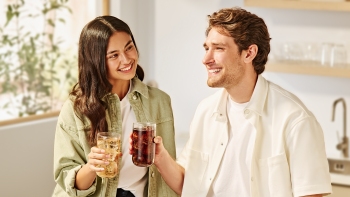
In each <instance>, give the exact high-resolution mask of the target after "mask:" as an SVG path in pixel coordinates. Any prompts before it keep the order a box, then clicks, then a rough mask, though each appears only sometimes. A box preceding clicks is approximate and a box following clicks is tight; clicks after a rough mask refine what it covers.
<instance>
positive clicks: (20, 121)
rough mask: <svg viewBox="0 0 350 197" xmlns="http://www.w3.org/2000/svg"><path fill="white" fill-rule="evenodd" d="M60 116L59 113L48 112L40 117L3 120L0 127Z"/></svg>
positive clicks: (32, 116)
mask: <svg viewBox="0 0 350 197" xmlns="http://www.w3.org/2000/svg"><path fill="white" fill-rule="evenodd" d="M59 114H60V112H59V111H53V112H47V113H44V114H40V115H30V116H26V117H22V118H14V119H10V120H2V121H0V126H6V125H12V124H19V123H24V122H28V121H35V120H41V119H45V118H52V117H58V115H59Z"/></svg>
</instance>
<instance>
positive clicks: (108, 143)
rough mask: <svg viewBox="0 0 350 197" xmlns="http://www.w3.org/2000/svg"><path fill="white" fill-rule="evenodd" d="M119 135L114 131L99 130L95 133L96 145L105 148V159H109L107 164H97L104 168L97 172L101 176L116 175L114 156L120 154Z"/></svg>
mask: <svg viewBox="0 0 350 197" xmlns="http://www.w3.org/2000/svg"><path fill="white" fill-rule="evenodd" d="M120 138H121V135H120V134H119V133H116V132H99V133H97V147H98V148H100V149H104V150H105V154H107V155H109V158H108V159H106V160H108V161H109V164H108V165H98V166H97V167H99V168H104V171H102V172H97V175H98V176H100V177H102V178H113V177H115V175H117V172H118V166H117V163H116V162H115V157H117V156H119V155H120V151H121V146H120Z"/></svg>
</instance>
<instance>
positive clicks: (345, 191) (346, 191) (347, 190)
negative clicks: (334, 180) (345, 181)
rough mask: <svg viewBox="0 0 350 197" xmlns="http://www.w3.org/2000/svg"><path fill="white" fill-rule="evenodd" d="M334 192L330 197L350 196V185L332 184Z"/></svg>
mask: <svg viewBox="0 0 350 197" xmlns="http://www.w3.org/2000/svg"><path fill="white" fill-rule="evenodd" d="M332 189H333V193H332V194H331V195H329V197H349V196H350V186H344V185H335V184H333V185H332Z"/></svg>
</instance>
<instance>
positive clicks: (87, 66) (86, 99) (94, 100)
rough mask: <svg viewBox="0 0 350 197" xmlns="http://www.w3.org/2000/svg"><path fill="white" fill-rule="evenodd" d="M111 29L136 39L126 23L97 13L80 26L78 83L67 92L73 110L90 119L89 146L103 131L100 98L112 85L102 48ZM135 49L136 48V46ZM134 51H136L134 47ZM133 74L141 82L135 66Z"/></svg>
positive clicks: (106, 127)
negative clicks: (89, 20)
mask: <svg viewBox="0 0 350 197" xmlns="http://www.w3.org/2000/svg"><path fill="white" fill-rule="evenodd" d="M114 32H125V33H127V34H129V35H130V36H131V39H132V41H133V42H134V45H135V47H136V42H135V39H134V36H133V35H132V32H131V30H130V28H129V26H128V25H127V24H126V23H125V22H124V21H122V20H120V19H118V18H116V17H113V16H100V17H97V18H95V19H94V20H92V21H91V22H89V23H88V24H87V25H85V27H84V28H83V30H82V32H81V34H80V39H79V49H78V68H79V79H78V83H77V84H76V85H75V86H74V87H73V89H72V91H71V93H70V95H72V96H73V97H74V98H75V100H74V109H75V112H76V113H77V115H78V116H79V117H80V118H81V119H82V116H86V117H87V118H88V119H89V120H90V122H91V128H90V130H89V131H91V132H89V135H88V141H89V144H90V145H91V146H93V145H95V144H96V134H97V132H101V131H107V130H108V125H107V121H106V108H107V104H106V103H105V102H103V101H102V97H103V96H105V95H106V94H108V93H110V92H111V90H112V85H111V84H110V83H109V81H108V79H107V66H106V53H107V52H106V51H107V45H108V41H109V38H110V37H111V36H112V34H113V33H114ZM136 50H137V47H136ZM137 51H138V50H137ZM136 75H137V77H138V78H139V79H140V80H141V81H142V80H143V77H144V72H143V69H142V68H141V67H140V66H139V65H137V69H136Z"/></svg>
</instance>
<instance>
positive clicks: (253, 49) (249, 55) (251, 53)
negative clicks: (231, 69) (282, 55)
mask: <svg viewBox="0 0 350 197" xmlns="http://www.w3.org/2000/svg"><path fill="white" fill-rule="evenodd" d="M244 52H245V53H244V57H243V58H244V60H243V61H244V63H249V62H253V59H254V58H255V56H256V54H258V46H257V45H256V44H252V45H250V46H249V47H248V49H247V50H244Z"/></svg>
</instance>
